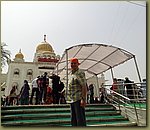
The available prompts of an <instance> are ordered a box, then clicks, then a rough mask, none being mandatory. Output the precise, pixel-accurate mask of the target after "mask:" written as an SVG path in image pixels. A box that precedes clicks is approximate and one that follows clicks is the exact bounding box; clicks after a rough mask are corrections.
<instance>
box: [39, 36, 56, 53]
mask: <svg viewBox="0 0 150 130" xmlns="http://www.w3.org/2000/svg"><path fill="white" fill-rule="evenodd" d="M45 52H46V53H54V50H53V48H52V46H51V45H50V44H49V43H48V42H47V41H46V35H44V42H41V43H40V44H39V45H38V46H37V48H36V53H45Z"/></svg>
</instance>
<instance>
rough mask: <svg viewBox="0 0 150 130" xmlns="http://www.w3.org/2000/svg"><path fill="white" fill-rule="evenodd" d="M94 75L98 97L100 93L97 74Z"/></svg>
mask: <svg viewBox="0 0 150 130" xmlns="http://www.w3.org/2000/svg"><path fill="white" fill-rule="evenodd" d="M95 77H96V83H97V85H96V86H97V88H96V89H97V94H98V98H100V94H99V82H98V76H97V75H96V74H95Z"/></svg>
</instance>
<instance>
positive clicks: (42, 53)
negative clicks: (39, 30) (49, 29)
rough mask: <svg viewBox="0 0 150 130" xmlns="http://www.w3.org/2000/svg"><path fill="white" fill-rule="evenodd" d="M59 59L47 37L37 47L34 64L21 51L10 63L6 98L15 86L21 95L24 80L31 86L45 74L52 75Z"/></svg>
mask: <svg viewBox="0 0 150 130" xmlns="http://www.w3.org/2000/svg"><path fill="white" fill-rule="evenodd" d="M59 59H60V56H59V55H56V54H55V52H54V50H53V48H52V46H51V45H50V44H49V43H48V42H47V41H46V35H44V41H43V42H41V43H39V44H38V46H37V47H36V52H35V54H34V59H33V62H26V61H25V60H24V54H23V53H22V52H21V49H20V51H19V52H18V53H17V54H16V55H15V58H14V60H13V61H10V62H9V67H8V73H7V80H6V88H5V96H8V95H9V93H10V90H11V89H12V86H14V85H15V86H17V88H18V89H17V94H19V92H20V90H21V87H22V85H23V81H24V80H27V81H28V82H29V84H30V83H31V81H32V80H33V79H34V78H36V77H37V76H38V75H42V74H43V73H44V72H47V73H48V74H49V75H51V73H52V72H53V70H54V69H55V67H56V63H57V62H58V61H59Z"/></svg>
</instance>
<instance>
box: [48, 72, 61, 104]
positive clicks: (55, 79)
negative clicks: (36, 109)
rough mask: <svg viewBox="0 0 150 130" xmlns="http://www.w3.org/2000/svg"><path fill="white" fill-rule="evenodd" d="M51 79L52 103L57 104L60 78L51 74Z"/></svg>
mask: <svg viewBox="0 0 150 130" xmlns="http://www.w3.org/2000/svg"><path fill="white" fill-rule="evenodd" d="M50 78H51V79H52V96H53V103H54V104H59V99H60V93H59V87H60V84H59V83H60V77H59V76H58V75H55V74H52V76H50Z"/></svg>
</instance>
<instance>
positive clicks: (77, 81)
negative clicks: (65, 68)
mask: <svg viewBox="0 0 150 130" xmlns="http://www.w3.org/2000/svg"><path fill="white" fill-rule="evenodd" d="M70 62H71V69H72V71H71V78H70V79H69V82H68V83H69V84H68V87H67V88H66V92H67V93H66V96H67V98H66V101H67V103H70V107H71V125H72V126H86V117H85V106H86V94H87V86H86V85H87V83H86V78H85V73H84V72H83V71H82V70H80V69H79V67H78V66H79V62H78V59H77V58H72V59H71V60H70Z"/></svg>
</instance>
